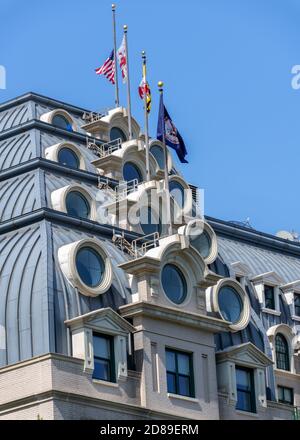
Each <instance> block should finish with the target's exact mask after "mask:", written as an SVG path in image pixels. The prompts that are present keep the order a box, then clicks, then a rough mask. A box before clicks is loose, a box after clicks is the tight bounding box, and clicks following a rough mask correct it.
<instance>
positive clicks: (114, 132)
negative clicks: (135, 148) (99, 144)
mask: <svg viewBox="0 0 300 440" xmlns="http://www.w3.org/2000/svg"><path fill="white" fill-rule="evenodd" d="M118 139H121V141H122V142H126V141H127V138H126V135H125V133H124V131H123V130H121V128H119V127H113V128H112V129H111V130H110V140H111V141H116V140H118Z"/></svg>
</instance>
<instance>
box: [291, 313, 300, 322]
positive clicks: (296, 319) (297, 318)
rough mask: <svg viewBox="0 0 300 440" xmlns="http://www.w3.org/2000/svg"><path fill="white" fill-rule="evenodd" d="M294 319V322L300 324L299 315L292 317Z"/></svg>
mask: <svg viewBox="0 0 300 440" xmlns="http://www.w3.org/2000/svg"><path fill="white" fill-rule="evenodd" d="M292 319H293V320H294V321H299V322H300V316H298V315H292Z"/></svg>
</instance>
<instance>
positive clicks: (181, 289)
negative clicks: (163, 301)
mask: <svg viewBox="0 0 300 440" xmlns="http://www.w3.org/2000/svg"><path fill="white" fill-rule="evenodd" d="M161 283H162V287H163V289H164V292H165V294H166V296H167V297H168V298H169V300H170V301H172V302H173V303H175V304H182V303H183V302H184V300H185V299H186V296H187V283H186V279H185V277H184V275H183V273H182V272H181V270H180V269H178V267H177V266H175V265H174V264H166V265H165V266H164V268H163V270H162V274H161Z"/></svg>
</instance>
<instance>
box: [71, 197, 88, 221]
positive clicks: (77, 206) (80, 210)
mask: <svg viewBox="0 0 300 440" xmlns="http://www.w3.org/2000/svg"><path fill="white" fill-rule="evenodd" d="M66 209H67V213H68V214H69V215H72V216H73V217H79V218H86V219H88V218H90V213H91V207H90V204H89V202H88V200H87V199H86V198H85V197H84V195H83V194H81V193H80V192H78V191H70V192H69V193H68V194H67V197H66Z"/></svg>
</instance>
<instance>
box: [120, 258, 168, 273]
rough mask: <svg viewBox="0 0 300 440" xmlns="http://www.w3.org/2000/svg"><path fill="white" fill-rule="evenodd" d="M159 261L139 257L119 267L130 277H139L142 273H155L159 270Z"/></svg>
mask: <svg viewBox="0 0 300 440" xmlns="http://www.w3.org/2000/svg"><path fill="white" fill-rule="evenodd" d="M160 266H161V261H160V260H159V259H157V258H151V257H147V256H144V257H140V258H135V259H133V260H130V261H127V262H126V263H122V264H119V267H120V268H121V269H123V270H125V272H127V273H130V274H132V275H139V274H142V273H143V274H144V273H157V272H159V270H160Z"/></svg>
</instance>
